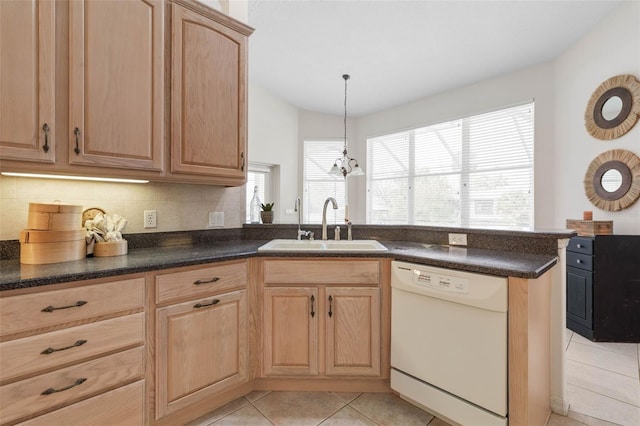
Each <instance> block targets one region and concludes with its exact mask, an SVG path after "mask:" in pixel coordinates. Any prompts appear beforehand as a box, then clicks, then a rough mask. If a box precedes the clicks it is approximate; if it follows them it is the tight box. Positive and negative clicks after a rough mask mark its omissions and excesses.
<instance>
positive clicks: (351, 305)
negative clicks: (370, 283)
mask: <svg viewBox="0 0 640 426" xmlns="http://www.w3.org/2000/svg"><path fill="white" fill-rule="evenodd" d="M326 293H327V297H326V301H327V303H328V304H329V308H328V310H327V315H328V319H327V331H326V333H327V334H326V342H327V343H326V346H327V349H326V353H327V355H326V364H327V365H326V374H327V376H350V375H357V376H378V375H380V289H378V288H347V287H336V288H333V287H332V288H327V290H326Z"/></svg>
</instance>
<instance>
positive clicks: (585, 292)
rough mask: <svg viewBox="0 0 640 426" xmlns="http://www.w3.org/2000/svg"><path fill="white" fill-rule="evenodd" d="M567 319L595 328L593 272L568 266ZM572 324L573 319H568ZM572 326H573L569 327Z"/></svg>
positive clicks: (568, 322)
mask: <svg viewBox="0 0 640 426" xmlns="http://www.w3.org/2000/svg"><path fill="white" fill-rule="evenodd" d="M567 320H573V321H575V322H576V323H578V324H580V325H582V326H584V327H586V328H589V329H592V328H593V274H592V272H591V271H585V270H583V269H578V268H574V267H567ZM567 324H568V325H570V324H571V321H567ZM569 328H571V327H569Z"/></svg>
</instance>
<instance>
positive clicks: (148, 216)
mask: <svg viewBox="0 0 640 426" xmlns="http://www.w3.org/2000/svg"><path fill="white" fill-rule="evenodd" d="M157 226H158V214H157V212H156V211H155V210H145V211H144V227H145V228H156V227H157Z"/></svg>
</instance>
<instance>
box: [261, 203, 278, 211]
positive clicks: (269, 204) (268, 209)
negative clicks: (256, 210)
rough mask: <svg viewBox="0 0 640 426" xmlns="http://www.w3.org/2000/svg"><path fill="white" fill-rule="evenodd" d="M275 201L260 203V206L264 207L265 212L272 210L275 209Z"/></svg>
mask: <svg viewBox="0 0 640 426" xmlns="http://www.w3.org/2000/svg"><path fill="white" fill-rule="evenodd" d="M274 204H275V203H266V204H260V208H261V209H262V211H264V212H270V211H271V210H272V209H273V205H274Z"/></svg>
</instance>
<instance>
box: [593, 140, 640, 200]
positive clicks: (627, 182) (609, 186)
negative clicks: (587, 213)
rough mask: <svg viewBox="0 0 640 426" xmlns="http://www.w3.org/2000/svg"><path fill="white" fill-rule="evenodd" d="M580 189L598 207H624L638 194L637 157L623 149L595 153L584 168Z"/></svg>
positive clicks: (638, 167) (638, 161)
mask: <svg viewBox="0 0 640 426" xmlns="http://www.w3.org/2000/svg"><path fill="white" fill-rule="evenodd" d="M584 192H585V194H586V196H587V198H588V199H589V201H591V203H592V204H593V205H594V206H596V207H598V208H599V209H602V210H607V211H611V212H615V211H618V210H622V209H626V208H627V207H629V206H630V205H632V204H633V203H635V202H636V201H637V200H638V198H640V158H639V157H638V156H637V155H635V154H634V153H633V152H631V151H627V150H624V149H613V150H611V151H607V152H603V153H602V154H600V155H598V156H597V157H596V158H594V159H593V161H591V164H589V167H588V168H587V173H586V174H585V176H584Z"/></svg>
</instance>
